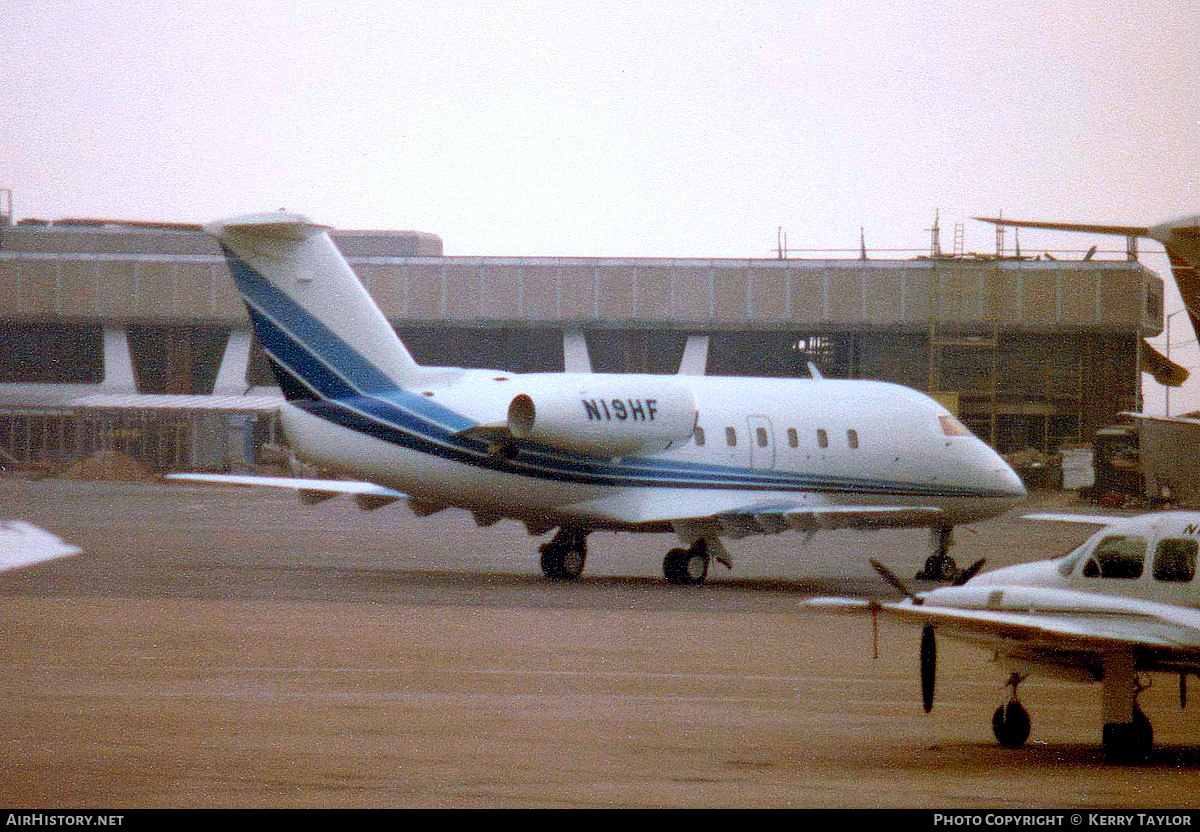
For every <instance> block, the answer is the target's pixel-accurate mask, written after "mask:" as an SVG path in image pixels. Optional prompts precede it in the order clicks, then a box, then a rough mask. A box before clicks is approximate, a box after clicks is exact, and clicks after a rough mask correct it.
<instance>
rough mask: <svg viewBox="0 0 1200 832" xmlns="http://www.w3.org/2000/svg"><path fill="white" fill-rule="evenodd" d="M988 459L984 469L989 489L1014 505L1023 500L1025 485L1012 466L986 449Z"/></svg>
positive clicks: (1025, 493) (998, 455) (989, 449)
mask: <svg viewBox="0 0 1200 832" xmlns="http://www.w3.org/2000/svg"><path fill="white" fill-rule="evenodd" d="M988 457H989V459H988V460H987V462H985V467H986V468H987V469H988V470H987V473H986V479H987V482H988V484H989V486H990V487H991V489H992V490H994V491H995V492H996V493H997V494H999V495H1001V496H1003V497H1004V498H1005V499H1008V500H1012V501H1013V502H1014V503H1018V502H1020V501H1021V500H1024V499H1025V497H1026V496H1027V495H1028V492H1027V491H1026V490H1025V483H1023V482H1022V481H1021V478H1020V477H1019V476H1018V475H1017V472H1016V471H1014V470H1013V469H1012V466H1011V465H1009V464H1008V463H1007V462H1005V461H1004V458H1003V457H1002V456H1000V454H998V453H996V452H995V451H994V450H992V449H991V448H988Z"/></svg>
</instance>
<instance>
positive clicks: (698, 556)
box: [663, 542, 708, 586]
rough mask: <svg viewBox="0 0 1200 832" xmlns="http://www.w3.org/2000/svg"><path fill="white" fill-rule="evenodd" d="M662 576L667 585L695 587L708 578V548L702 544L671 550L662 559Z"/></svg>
mask: <svg viewBox="0 0 1200 832" xmlns="http://www.w3.org/2000/svg"><path fill="white" fill-rule="evenodd" d="M663 576H664V577H665V578H666V579H667V583H670V584H677V585H681V586H683V585H695V584H702V583H704V579H705V578H707V577H708V547H707V546H705V545H703V542H701V543H700V544H697V545H696V546H693V547H692V548H691V549H672V550H671V551H669V552H667V556H666V557H665V558H663Z"/></svg>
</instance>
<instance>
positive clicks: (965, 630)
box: [805, 588, 1200, 669]
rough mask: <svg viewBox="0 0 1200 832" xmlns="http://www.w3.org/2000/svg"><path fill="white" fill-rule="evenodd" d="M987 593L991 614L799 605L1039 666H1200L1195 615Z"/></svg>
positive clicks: (1104, 601) (910, 605)
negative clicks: (860, 615)
mask: <svg viewBox="0 0 1200 832" xmlns="http://www.w3.org/2000/svg"><path fill="white" fill-rule="evenodd" d="M991 592H993V593H994V598H996V599H997V600H996V602H995V605H996V606H997V607H999V608H997V609H987V608H983V607H972V608H963V607H958V606H946V605H938V604H930V603H928V602H924V603H914V602H913V601H912V600H905V601H901V602H898V603H877V602H871V601H864V600H860V599H846V598H817V599H813V600H811V601H809V602H807V604H806V605H805V606H806V607H808V608H811V609H815V610H818V611H822V612H843V613H844V612H877V613H879V614H881V615H889V616H891V617H893V618H898V619H901V620H904V621H908V622H910V623H913V624H918V625H924V624H932V625H933V626H934V627H935V628H936V630H937V633H938V635H944V636H948V637H951V638H957V639H960V640H964V641H968V642H972V643H974V644H976V645H978V646H980V647H984V648H986V649H989V650H995V651H996V652H997V653H998V654H1001V655H1004V656H1009V657H1013V658H1016V659H1022V660H1026V661H1031V662H1035V663H1038V664H1044V665H1055V666H1061V667H1073V668H1078V667H1081V666H1093V665H1095V664H1097V663H1099V662H1101V661H1102V657H1103V654H1104V653H1105V652H1106V651H1107V650H1112V649H1116V648H1121V649H1128V648H1129V647H1131V646H1132V647H1134V648H1135V650H1138V651H1139V655H1140V656H1141V657H1142V659H1143V661H1144V662H1145V663H1146V666H1147V669H1149V667H1150V666H1158V667H1163V666H1171V667H1179V666H1190V667H1200V612H1197V611H1195V610H1189V609H1185V608H1180V607H1175V606H1172V605H1168V604H1158V603H1153V602H1148V601H1135V600H1131V599H1127V598H1118V597H1108V598H1104V597H1097V596H1091V597H1089V598H1086V599H1084V600H1083V601H1082V603H1078V604H1077V603H1074V602H1072V601H1071V600H1070V599H1068V598H1067V597H1066V595H1067V593H1059V594H1060V595H1061V596H1062V597H1061V598H1060V599H1059V602H1058V603H1054V602H1053V599H1051V598H1050V597H1049V596H1046V597H1043V598H1041V599H1040V600H1038V601H1036V602H1034V601H1031V599H1029V598H1020V599H1017V598H1014V599H1013V601H1012V602H1011V603H1010V602H1006V601H1002V600H999V598H1000V595H1001V593H1004V592H1008V590H1001V589H999V588H996V589H993V590H991ZM1018 592H1019V590H1018ZM1070 594H1072V595H1077V593H1070Z"/></svg>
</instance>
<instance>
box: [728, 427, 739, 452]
mask: <svg viewBox="0 0 1200 832" xmlns="http://www.w3.org/2000/svg"><path fill="white" fill-rule="evenodd" d="M725 444H726V445H728V446H729V447H731V448H732V447H733V446H734V445H736V444H737V431H736V430H734V429H733V428H725Z"/></svg>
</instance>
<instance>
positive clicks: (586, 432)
mask: <svg viewBox="0 0 1200 832" xmlns="http://www.w3.org/2000/svg"><path fill="white" fill-rule="evenodd" d="M508 430H509V433H511V434H512V435H513V436H515V437H516V438H518V439H527V440H530V441H532V442H540V443H542V444H544V445H549V446H551V447H553V448H559V449H561V450H564V451H570V452H572V453H578V454H585V455H588V456H602V457H618V456H628V455H630V454H644V453H657V452H658V451H664V450H666V449H667V448H669V447H671V446H672V445H677V444H680V443H683V442H686V441H687V440H688V439H690V438H691V437H692V433H693V432H694V431H695V430H696V397H695V396H694V395H693V394H692V391H691V389H690V388H688V387H687V386H686V385H683V384H680V383H678V382H675V381H672V380H671V379H670V378H662V379H656V378H647V377H645V376H600V375H596V376H591V377H587V378H581V379H578V380H568V379H562V380H561V381H554V382H548V383H547V384H545V385H538V386H535V387H531V388H528V389H527V390H526V392H524V393H521V394H520V395H518V396H516V397H515V398H514V399H513V400H512V403H511V404H510V405H509V406H508Z"/></svg>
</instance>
